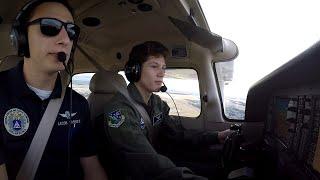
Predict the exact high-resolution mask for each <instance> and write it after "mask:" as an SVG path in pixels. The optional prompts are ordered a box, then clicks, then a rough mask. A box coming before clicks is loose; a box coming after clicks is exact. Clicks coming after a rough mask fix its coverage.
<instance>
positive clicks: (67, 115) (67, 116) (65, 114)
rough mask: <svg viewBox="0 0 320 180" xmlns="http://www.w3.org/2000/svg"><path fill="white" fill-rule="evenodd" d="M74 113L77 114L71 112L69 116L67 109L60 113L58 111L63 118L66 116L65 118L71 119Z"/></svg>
mask: <svg viewBox="0 0 320 180" xmlns="http://www.w3.org/2000/svg"><path fill="white" fill-rule="evenodd" d="M76 114H77V112H75V113H72V114H71V116H70V112H69V111H65V112H64V114H60V113H59V115H60V116H61V117H64V118H66V119H71V118H70V117H73V116H75V115H76Z"/></svg>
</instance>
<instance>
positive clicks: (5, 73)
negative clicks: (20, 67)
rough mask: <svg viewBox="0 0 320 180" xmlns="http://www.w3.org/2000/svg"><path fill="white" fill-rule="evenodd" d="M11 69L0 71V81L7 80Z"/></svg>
mask: <svg viewBox="0 0 320 180" xmlns="http://www.w3.org/2000/svg"><path fill="white" fill-rule="evenodd" d="M9 72H10V70H6V71H1V72H0V82H7V81H8V78H9Z"/></svg>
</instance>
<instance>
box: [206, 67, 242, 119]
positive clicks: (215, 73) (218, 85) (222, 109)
mask: <svg viewBox="0 0 320 180" xmlns="http://www.w3.org/2000/svg"><path fill="white" fill-rule="evenodd" d="M216 63H219V62H213V61H212V69H213V73H214V76H215V77H214V79H215V81H216V86H217V87H216V88H217V89H218V95H219V99H220V104H221V106H220V108H221V112H222V117H223V119H224V120H225V121H228V122H245V120H246V106H245V109H244V119H230V118H228V117H227V116H226V114H225V110H224V101H223V97H222V93H221V88H220V83H219V79H218V73H217V69H216Z"/></svg>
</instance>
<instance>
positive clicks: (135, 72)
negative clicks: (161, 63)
mask: <svg viewBox="0 0 320 180" xmlns="http://www.w3.org/2000/svg"><path fill="white" fill-rule="evenodd" d="M125 75H126V77H127V79H128V81H129V82H138V81H139V80H140V76H141V67H140V64H139V63H137V62H133V61H129V62H128V63H127V64H126V66H125Z"/></svg>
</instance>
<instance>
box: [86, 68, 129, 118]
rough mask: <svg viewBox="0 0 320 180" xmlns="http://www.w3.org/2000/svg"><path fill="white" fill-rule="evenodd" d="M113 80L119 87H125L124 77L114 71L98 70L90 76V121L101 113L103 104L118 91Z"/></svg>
mask: <svg viewBox="0 0 320 180" xmlns="http://www.w3.org/2000/svg"><path fill="white" fill-rule="evenodd" d="M115 81H117V82H118V84H120V85H121V87H120V88H127V83H126V81H125V79H124V78H123V77H122V76H121V75H120V74H117V73H115V72H111V71H99V72H97V73H96V74H94V75H93V76H92V78H91V80H90V85H89V89H90V91H91V93H90V94H89V97H88V103H89V107H90V111H91V120H92V122H94V119H96V117H98V116H99V115H101V114H103V110H104V105H105V104H106V103H107V102H108V101H109V100H110V99H111V98H112V97H113V96H114V95H115V94H116V93H117V92H118V90H117V88H116V87H115V85H114V84H113V83H114V82H115Z"/></svg>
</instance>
